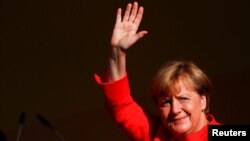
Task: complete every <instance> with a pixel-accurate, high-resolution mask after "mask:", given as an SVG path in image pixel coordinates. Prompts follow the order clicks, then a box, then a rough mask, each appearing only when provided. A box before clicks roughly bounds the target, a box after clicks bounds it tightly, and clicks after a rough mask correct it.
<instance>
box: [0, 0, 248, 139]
mask: <svg viewBox="0 0 250 141" xmlns="http://www.w3.org/2000/svg"><path fill="white" fill-rule="evenodd" d="M127 2H129V1H128V0H105V1H93V0H84V1H83V0H82V1H80V0H70V1H66V0H35V1H32V0H22V1H17V0H1V4H0V10H1V19H0V25H1V26H0V27H1V28H0V29H1V30H0V31H1V32H0V34H1V45H0V57H1V58H0V75H1V76H0V129H1V130H2V131H3V132H5V133H6V135H7V136H8V138H9V140H14V139H15V136H16V134H17V133H16V132H17V128H18V118H19V115H20V113H21V112H26V114H27V116H26V122H25V126H24V128H23V132H22V136H21V140H26V141H31V140H32V141H33V140H36V141H40V140H41V141H42V140H51V141H52V140H56V137H55V135H53V133H52V132H50V131H49V130H48V129H46V128H45V127H43V126H42V125H41V124H40V123H39V122H38V121H37V120H36V119H35V114H36V113H39V114H42V115H43V116H45V117H46V118H48V119H49V121H50V122H51V123H52V124H53V126H54V127H55V128H56V129H57V130H58V131H59V132H60V133H61V134H62V135H63V136H65V138H67V139H68V140H69V141H78V140H79V141H80V140H81V141H82V140H126V138H125V136H124V135H123V134H122V133H121V131H120V130H119V129H118V127H117V126H116V125H114V124H113V122H112V121H111V118H110V117H109V116H108V115H107V113H106V112H105V110H104V106H103V104H104V102H103V96H102V94H101V92H100V90H99V89H98V87H97V85H96V83H95V81H94V79H93V74H94V73H101V72H102V70H103V69H104V67H105V64H106V59H107V55H108V53H107V48H108V47H109V40H110V36H111V33H112V28H113V24H114V21H115V15H116V9H117V8H118V7H122V8H124V7H125V6H126V3H127ZM139 3H140V4H141V5H143V6H144V8H145V15H144V19H143V21H142V24H141V27H140V29H146V30H148V31H149V34H148V35H147V36H145V37H144V38H143V39H142V40H140V41H139V42H138V43H137V44H136V45H135V46H134V47H133V48H131V49H130V50H129V51H128V62H127V63H128V67H127V69H128V73H129V77H130V84H131V89H132V94H133V96H134V97H135V99H136V100H137V101H138V103H140V104H141V105H142V106H143V107H145V108H146V109H148V110H150V111H152V112H153V113H156V110H155V108H156V107H155V106H154V103H153V102H152V101H151V99H150V94H149V87H150V81H151V78H152V76H153V74H154V73H155V72H156V70H157V69H158V68H159V67H160V66H161V65H162V64H164V63H165V62H166V61H169V60H172V59H187V60H192V61H194V62H196V63H197V64H198V65H199V66H200V67H201V68H202V69H203V70H205V72H206V73H207V74H208V76H209V77H210V78H211V80H212V82H213V84H214V90H213V95H211V103H210V111H211V112H212V113H213V114H214V115H215V117H216V118H217V120H218V121H219V122H222V123H225V124H228V123H230V124H247V123H248V124H249V122H250V121H249V119H250V112H249V106H250V102H249V99H250V94H249V89H248V88H249V79H250V76H249V70H250V61H249V60H250V56H249V45H250V44H249V14H250V12H249V7H250V4H249V1H248V0H245V1H244V0H238V1H235V0H220V1H217V0H210V1H198V0H191V1H169V0H158V1H153V0H140V1H139Z"/></svg>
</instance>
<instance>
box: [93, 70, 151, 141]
mask: <svg viewBox="0 0 250 141" xmlns="http://www.w3.org/2000/svg"><path fill="white" fill-rule="evenodd" d="M95 80H96V82H97V83H98V84H99V86H100V88H101V90H102V92H103V93H104V96H105V100H106V108H107V111H108V112H109V114H110V115H111V116H112V118H113V119H114V121H115V122H116V123H117V124H118V125H119V126H120V127H121V128H122V130H123V131H124V132H125V133H126V134H127V135H128V136H129V137H130V138H132V139H133V140H137V141H150V133H149V121H148V118H147V116H146V114H145V113H144V111H143V109H142V108H141V107H140V106H139V105H138V104H137V103H136V102H135V101H134V100H133V98H132V97H131V95H130V88H129V82H128V77H127V74H126V75H125V76H124V77H123V78H121V79H120V80H117V81H114V82H109V83H105V82H102V81H101V79H100V77H99V76H98V75H96V74H95Z"/></svg>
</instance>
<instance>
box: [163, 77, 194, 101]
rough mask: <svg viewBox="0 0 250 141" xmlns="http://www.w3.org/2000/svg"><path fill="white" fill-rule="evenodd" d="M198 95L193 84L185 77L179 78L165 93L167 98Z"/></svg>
mask: <svg viewBox="0 0 250 141" xmlns="http://www.w3.org/2000/svg"><path fill="white" fill-rule="evenodd" d="M192 93H196V91H195V89H194V86H193V84H192V82H190V81H189V79H187V78H185V77H179V78H178V79H177V80H175V81H173V82H172V83H171V85H169V86H167V87H166V90H165V92H164V95H165V96H170V97H172V96H179V95H183V94H185V95H190V94H192Z"/></svg>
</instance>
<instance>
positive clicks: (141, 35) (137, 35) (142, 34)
mask: <svg viewBox="0 0 250 141" xmlns="http://www.w3.org/2000/svg"><path fill="white" fill-rule="evenodd" d="M146 34H148V31H140V32H139V33H137V34H136V37H135V40H136V41H137V40H139V39H140V38H142V37H143V36H145V35H146Z"/></svg>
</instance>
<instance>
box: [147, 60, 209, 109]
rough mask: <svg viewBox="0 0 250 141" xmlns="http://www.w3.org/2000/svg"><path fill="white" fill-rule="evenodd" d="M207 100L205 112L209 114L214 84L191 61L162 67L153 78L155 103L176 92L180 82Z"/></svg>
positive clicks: (176, 62)
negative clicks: (210, 97) (160, 98)
mask: <svg viewBox="0 0 250 141" xmlns="http://www.w3.org/2000/svg"><path fill="white" fill-rule="evenodd" d="M180 79H181V80H183V82H184V84H185V85H187V86H189V87H190V88H192V89H193V90H194V91H196V92H197V93H198V94H199V95H201V96H202V95H204V96H205V97H206V100H207V104H206V109H205V112H206V113H207V112H209V95H210V93H211V89H212V84H211V81H210V80H209V78H208V77H207V75H206V74H205V73H204V72H203V71H202V70H201V69H200V68H199V67H198V66H197V65H195V64H194V63H193V62H191V61H172V62H169V63H167V64H166V65H164V66H162V67H161V69H160V70H159V71H158V72H157V73H156V75H155V76H154V78H153V81H152V85H151V95H152V98H153V99H154V101H155V102H157V101H158V98H159V97H161V96H164V95H170V94H171V93H174V91H175V90H176V85H178V84H177V83H178V81H179V80H180Z"/></svg>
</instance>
